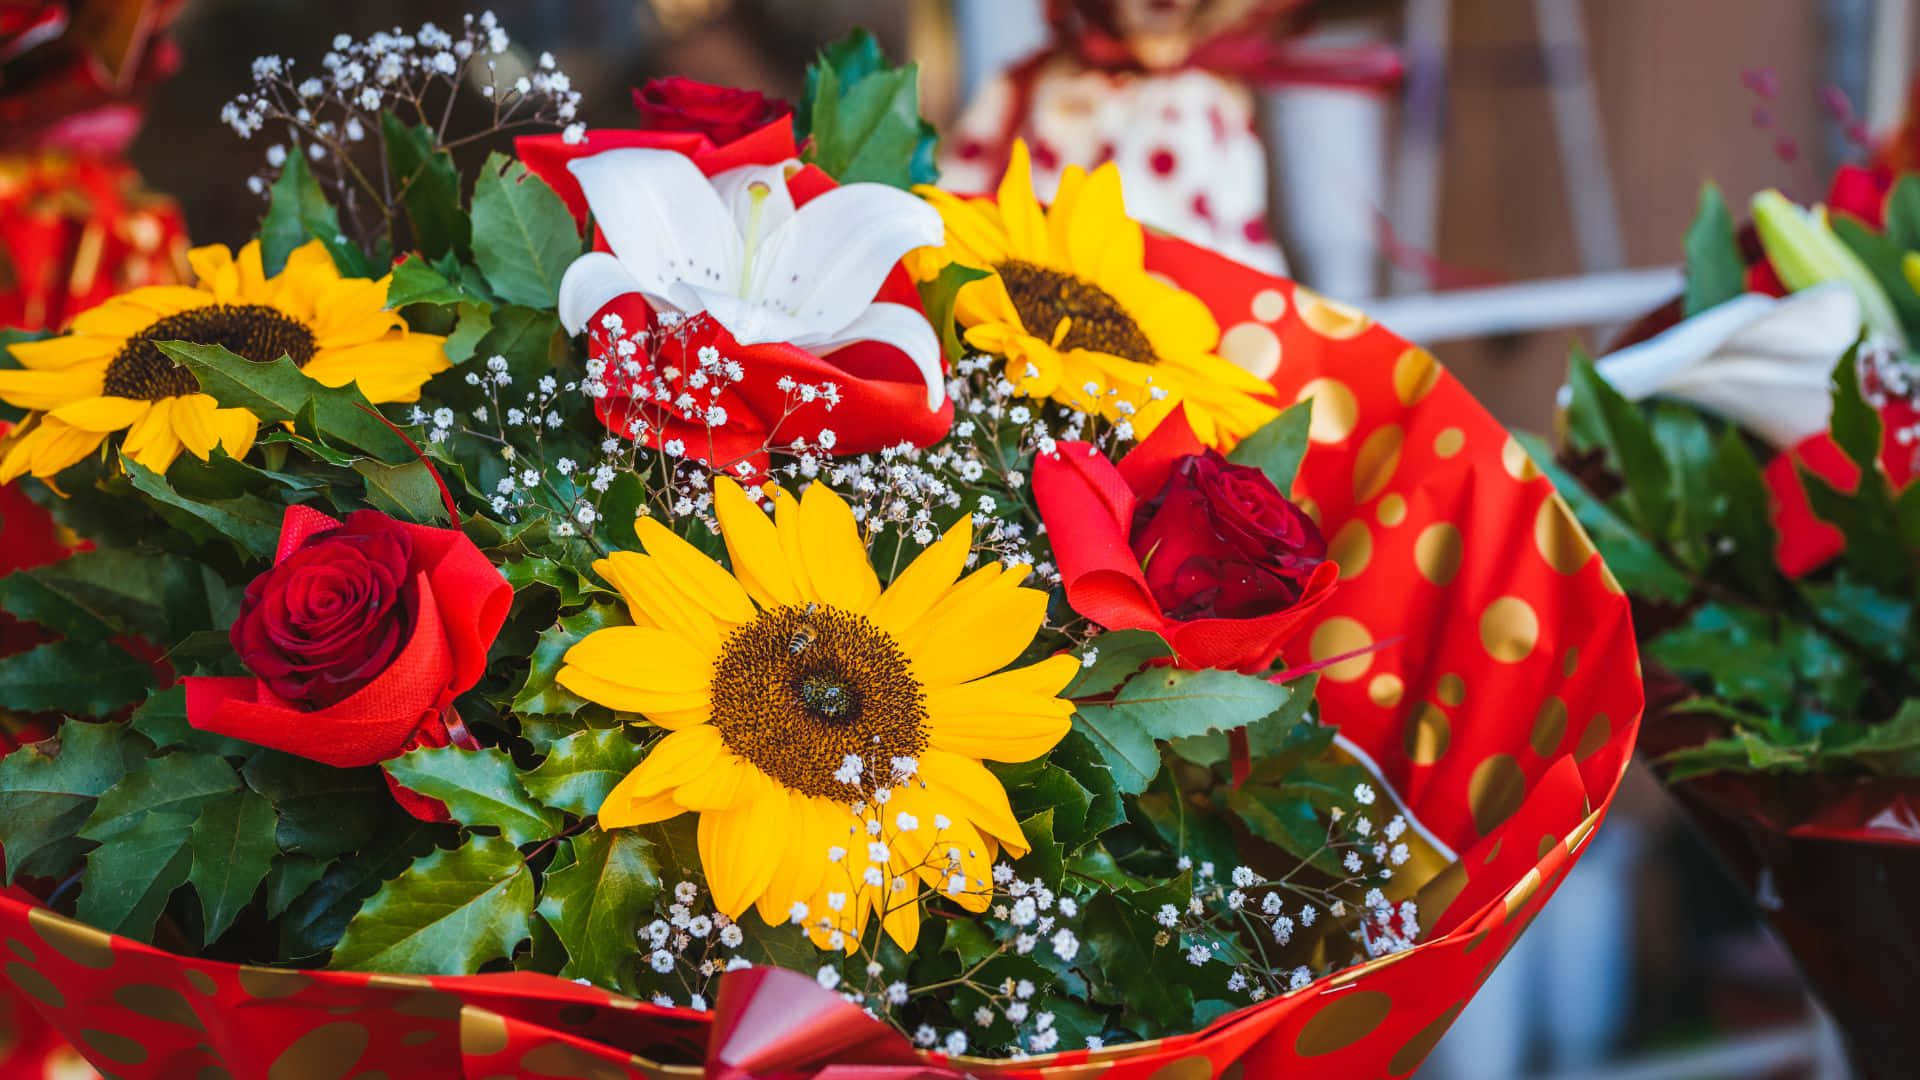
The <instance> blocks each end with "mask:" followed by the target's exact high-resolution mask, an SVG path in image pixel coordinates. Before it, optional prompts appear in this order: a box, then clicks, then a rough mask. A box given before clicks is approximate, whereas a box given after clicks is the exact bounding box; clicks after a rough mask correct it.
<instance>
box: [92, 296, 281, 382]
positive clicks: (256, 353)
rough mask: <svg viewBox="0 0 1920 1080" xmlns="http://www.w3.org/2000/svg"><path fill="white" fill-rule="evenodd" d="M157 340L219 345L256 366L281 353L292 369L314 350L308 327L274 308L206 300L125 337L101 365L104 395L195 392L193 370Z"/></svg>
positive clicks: (275, 357) (273, 358)
mask: <svg viewBox="0 0 1920 1080" xmlns="http://www.w3.org/2000/svg"><path fill="white" fill-rule="evenodd" d="M162 341H191V342H193V343H194V344H196V345H219V346H222V347H224V348H225V349H226V350H227V351H228V352H230V353H233V354H234V355H236V356H244V357H246V358H247V359H249V360H252V361H254V362H255V363H262V364H264V363H270V362H272V361H274V360H278V359H280V358H281V357H282V356H285V357H290V358H291V359H292V360H293V363H294V366H295V367H305V366H306V365H307V361H309V360H311V359H313V354H314V352H315V351H316V350H317V348H318V343H317V342H315V341H314V337H313V331H312V330H309V329H307V327H306V326H305V325H303V324H302V323H301V322H300V321H299V320H297V319H294V318H293V317H291V316H289V315H287V314H286V313H285V312H282V311H280V310H279V309H277V308H271V307H268V306H266V305H264V304H208V305H206V306H205V307H197V308H190V309H188V310H186V311H182V312H179V313H177V314H173V315H168V316H166V317H164V318H161V319H158V320H155V321H154V322H153V324H152V325H150V326H148V327H147V328H146V329H145V330H142V331H140V332H139V333H138V334H135V335H133V336H132V337H130V338H128V339H127V343H126V345H125V346H124V347H122V348H121V350H120V351H119V352H118V353H117V354H115V355H114V358H113V360H112V362H110V363H108V364H107V379H106V393H107V394H109V395H111V396H113V397H124V398H139V399H141V400H143V401H159V400H161V399H162V398H170V397H184V396H185V395H187V394H197V393H199V392H200V383H199V381H198V380H196V379H195V378H194V377H193V372H191V371H188V370H187V369H186V368H184V367H181V366H180V365H178V364H175V363H174V362H173V360H172V358H170V357H169V356H167V354H166V353H163V352H161V351H160V347H159V345H158V344H157V343H158V342H162Z"/></svg>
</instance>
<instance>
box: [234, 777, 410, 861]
mask: <svg viewBox="0 0 1920 1080" xmlns="http://www.w3.org/2000/svg"><path fill="white" fill-rule="evenodd" d="M240 773H241V776H243V777H244V778H245V779H246V782H247V786H248V787H250V788H252V789H253V790H255V791H257V792H259V793H260V794H262V795H264V796H266V798H267V801H268V802H270V803H272V804H273V808H274V810H275V811H276V812H277V813H278V814H279V815H280V821H279V824H278V825H277V826H275V828H274V842H275V843H277V844H278V845H279V846H280V850H282V851H285V852H288V853H290V854H296V855H308V856H312V857H314V858H318V859H332V858H337V857H339V856H341V855H344V854H346V853H347V852H349V851H357V850H359V849H360V848H361V847H362V846H364V845H365V844H367V843H368V842H369V841H370V840H372V839H373V838H374V836H375V835H376V832H377V826H378V824H379V822H380V811H381V808H382V807H386V806H390V805H391V802H390V799H389V797H388V795H387V785H386V781H384V780H382V779H381V778H380V773H379V770H377V769H336V768H333V767H332V766H330V765H322V764H320V763H319V762H317V761H308V760H307V759H305V758H298V757H294V756H293V755H292V754H283V753H280V752H279V751H277V750H260V751H258V752H256V753H255V754H254V756H253V757H252V758H250V759H248V761H247V763H246V765H244V766H243V767H242V768H241V770H240Z"/></svg>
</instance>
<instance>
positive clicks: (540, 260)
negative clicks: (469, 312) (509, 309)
mask: <svg viewBox="0 0 1920 1080" xmlns="http://www.w3.org/2000/svg"><path fill="white" fill-rule="evenodd" d="M579 254H580V234H579V233H578V232H576V231H575V229H574V224H573V215H572V214H571V213H569V212H568V211H567V207H566V204H565V203H563V202H561V201H560V196H558V195H555V194H554V193H553V189H552V188H550V187H548V186H547V184H546V181H544V180H542V179H540V178H539V177H537V176H534V175H533V174H532V173H530V172H528V171H527V167H526V166H524V165H522V164H520V163H519V162H517V161H514V160H512V159H510V158H508V157H506V156H505V155H503V154H499V153H495V154H492V155H490V156H489V157H488V158H487V163H486V165H485V166H483V167H482V168H481V170H480V179H479V181H478V182H477V183H476V184H475V185H474V188H473V261H474V262H475V263H476V264H478V266H479V268H480V272H481V273H483V274H485V275H486V278H487V283H488V284H489V285H491V286H492V287H493V292H494V294H495V295H497V296H499V297H500V299H502V300H505V301H507V302H508V303H511V304H525V305H527V306H528V307H534V308H551V307H553V306H554V304H555V302H556V300H557V298H558V297H559V295H560V278H561V276H562V275H564V274H565V273H566V272H567V267H568V266H569V265H571V264H572V263H573V260H574V257H575V256H577V255H579Z"/></svg>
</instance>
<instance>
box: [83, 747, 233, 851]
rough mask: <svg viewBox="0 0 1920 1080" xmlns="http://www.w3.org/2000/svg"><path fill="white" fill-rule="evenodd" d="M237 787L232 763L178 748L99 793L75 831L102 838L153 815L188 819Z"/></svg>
mask: <svg viewBox="0 0 1920 1080" xmlns="http://www.w3.org/2000/svg"><path fill="white" fill-rule="evenodd" d="M239 786H240V776H239V774H237V773H235V772H234V771H233V766H231V765H229V764H227V762H226V760H225V759H224V758H219V757H215V756H213V755H212V754H198V753H193V752H191V751H178V752H175V753H171V754H163V755H161V756H160V757H155V758H148V759H147V760H146V761H144V762H141V763H140V765H139V766H138V767H136V768H134V769H132V770H131V771H129V772H128V773H127V775H125V776H124V777H121V779H120V782H119V783H117V784H115V785H113V786H112V787H111V788H108V789H107V790H106V791H105V792H104V793H102V794H101V796H100V801H99V802H98V803H97V804H95V805H94V808H93V814H92V816H90V817H88V818H87V823H86V825H84V826H83V827H82V828H81V829H80V835H81V836H84V837H86V838H88V839H90V840H101V841H104V840H107V839H110V838H111V837H113V836H114V835H115V834H116V833H118V832H121V831H123V830H125V829H128V828H130V827H132V826H133V825H134V824H136V823H137V822H138V821H139V820H140V819H141V818H143V817H146V816H148V815H150V814H156V813H159V814H185V815H187V816H188V817H189V818H191V817H192V816H193V815H195V814H197V813H198V812H199V810H200V808H201V807H202V806H203V805H205V804H206V803H208V802H210V801H212V800H213V799H215V798H217V797H218V796H221V795H225V794H226V793H228V792H230V791H232V790H234V789H235V788H237V787H239Z"/></svg>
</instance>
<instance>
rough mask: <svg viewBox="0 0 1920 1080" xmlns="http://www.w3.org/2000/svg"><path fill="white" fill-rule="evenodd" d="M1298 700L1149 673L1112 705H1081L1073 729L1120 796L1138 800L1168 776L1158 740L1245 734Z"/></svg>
mask: <svg viewBox="0 0 1920 1080" xmlns="http://www.w3.org/2000/svg"><path fill="white" fill-rule="evenodd" d="M1291 696H1292V694H1291V691H1289V689H1288V688H1287V687H1284V686H1278V685H1275V684H1273V683H1270V682H1268V681H1267V680H1265V679H1263V678H1260V677H1258V676H1254V675H1241V674H1239V673H1237V672H1232V671H1222V670H1219V669H1217V668H1206V669H1202V670H1199V671H1186V670H1182V669H1179V668H1167V667H1159V668H1149V669H1148V670H1146V671H1143V672H1141V673H1140V674H1138V675H1135V676H1133V677H1132V678H1130V679H1128V680H1127V683H1126V685H1124V686H1122V687H1121V688H1120V692H1119V693H1118V694H1116V695H1114V699H1113V703H1112V704H1111V705H1082V706H1080V708H1079V710H1078V711H1077V712H1076V713H1075V714H1074V719H1073V725H1074V728H1075V730H1077V731H1080V732H1082V733H1083V734H1085V735H1086V736H1087V737H1088V738H1089V739H1090V740H1091V741H1092V742H1093V745H1094V747H1095V748H1096V749H1097V750H1098V751H1099V752H1100V756H1101V758H1102V760H1104V761H1105V762H1106V764H1107V767H1108V768H1109V769H1111V770H1112V771H1113V778H1114V782H1115V783H1116V784H1117V785H1118V787H1119V789H1120V790H1121V791H1122V792H1124V793H1126V794H1129V795H1138V794H1139V793H1140V792H1142V791H1145V790H1146V787H1147V784H1148V783H1150V782H1151V781H1152V780H1153V777H1154V775H1155V774H1156V773H1158V772H1159V771H1160V749H1159V745H1158V743H1157V742H1156V740H1161V739H1178V738H1183V737H1187V736H1193V735H1202V734H1205V733H1207V732H1209V731H1229V730H1232V729H1233V728H1237V727H1244V726H1245V725H1247V724H1251V723H1253V722H1254V721H1256V720H1259V719H1261V718H1262V717H1265V716H1268V715H1270V714H1271V713H1273V712H1276V711H1277V710H1279V709H1280V707H1281V706H1283V705H1285V704H1286V703H1287V701H1288V700H1289V698H1290V697H1291Z"/></svg>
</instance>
